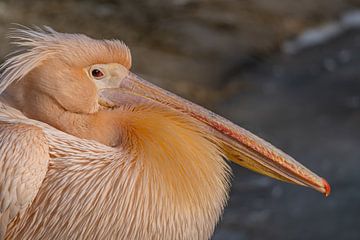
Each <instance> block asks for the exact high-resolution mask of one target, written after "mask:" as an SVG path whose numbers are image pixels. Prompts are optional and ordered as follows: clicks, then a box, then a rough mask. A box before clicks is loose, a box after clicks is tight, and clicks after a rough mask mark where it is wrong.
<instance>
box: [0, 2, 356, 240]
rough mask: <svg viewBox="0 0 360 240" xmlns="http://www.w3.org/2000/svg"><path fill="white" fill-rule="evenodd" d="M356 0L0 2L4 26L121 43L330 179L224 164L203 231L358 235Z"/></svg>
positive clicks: (3, 45)
mask: <svg viewBox="0 0 360 240" xmlns="http://www.w3.org/2000/svg"><path fill="white" fill-rule="evenodd" d="M358 8H359V9H360V0H302V1H291V0H241V1H240V0H237V1H236V0H149V1H139V0H133V1H115V0H92V1H75V0H61V1H29V0H19V1H10V0H9V1H0V36H1V37H0V58H1V59H3V58H4V56H5V55H6V54H7V53H9V51H10V49H11V48H10V46H9V44H8V40H7V39H6V38H5V36H6V33H7V31H8V28H10V27H14V25H11V23H19V24H23V25H26V26H31V25H39V26H41V25H48V26H51V27H52V28H54V29H55V30H57V31H63V32H70V33H85V34H87V35H90V36H92V37H95V38H118V39H122V40H123V41H124V42H125V43H126V44H127V45H128V46H129V47H130V48H131V50H132V55H133V71H134V72H137V73H138V74H140V75H142V76H144V77H145V78H146V79H148V80H150V81H152V82H154V83H156V84H158V85H160V86H162V87H164V88H166V89H168V90H171V91H173V92H176V93H177V94H179V95H181V96H184V97H186V98H188V99H191V100H193V101H195V102H197V103H200V104H202V105H205V106H206V107H208V108H210V109H212V110H214V111H215V112H217V113H219V114H221V115H224V116H225V117H227V118H229V119H231V120H232V121H234V122H235V123H237V124H239V125H240V126H242V127H245V128H247V129H249V130H250V131H252V132H253V133H256V134H257V135H259V136H261V137H263V138H265V139H266V140H268V141H270V142H272V143H273V144H274V145H276V146H278V147H279V148H281V149H283V150H284V151H286V152H288V153H289V154H290V155H292V156H294V157H295V158H296V159H297V160H298V161H300V162H302V163H303V164H305V165H306V166H308V167H309V168H310V169H312V170H314V171H315V172H317V173H318V174H319V175H321V176H323V177H325V178H326V179H327V180H328V181H329V183H330V184H331V185H332V194H331V195H330V197H328V198H327V199H326V198H325V197H324V196H321V195H320V194H318V193H316V192H315V191H312V190H309V189H305V188H302V187H298V186H293V185H289V184H285V183H281V182H277V181H275V180H272V179H269V178H266V177H263V176H259V175H257V174H255V173H252V172H250V171H248V170H245V169H242V168H240V167H238V166H235V165H232V167H233V172H234V176H233V187H232V190H231V198H230V201H229V205H228V207H227V208H226V210H225V214H224V216H223V218H222V220H221V222H220V223H219V225H218V227H217V230H216V232H215V235H214V237H213V239H215V240H221V239H229V240H252V239H278V240H279V239H284V240H285V239H286V240H289V239H290V240H291V239H299V240H303V239H317V240H321V239H327V240H329V239H337V240H342V239H344V240H347V239H354V240H357V239H360V12H358V11H357V9H358Z"/></svg>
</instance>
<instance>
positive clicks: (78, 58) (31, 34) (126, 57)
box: [0, 26, 131, 94]
mask: <svg viewBox="0 0 360 240" xmlns="http://www.w3.org/2000/svg"><path fill="white" fill-rule="evenodd" d="M9 38H10V39H12V44H13V45H15V46H17V49H16V50H15V51H14V52H12V53H10V54H9V57H8V59H7V60H6V61H5V62H4V63H3V64H2V65H1V66H0V72H1V74H0V94H1V93H2V92H3V91H4V90H5V89H6V88H7V87H8V86H9V85H10V84H12V83H13V82H15V81H19V80H21V79H22V78H23V77H24V76H26V75H27V74H28V73H29V72H30V71H31V70H32V69H34V68H36V67H38V66H40V65H41V64H42V63H43V62H44V61H45V60H47V59H50V58H52V57H55V58H59V59H61V60H62V61H63V62H65V63H66V64H69V65H70V66H74V67H85V66H88V65H92V64H96V63H120V64H122V65H123V66H125V67H126V68H128V69H129V68H130V67H131V54H130V50H129V48H128V47H127V46H126V45H125V44H124V43H123V42H121V41H119V40H96V39H92V38H90V37H87V36H85V35H83V34H68V33H59V32H56V31H54V30H53V29H52V28H50V27H47V26H45V27H43V28H40V27H35V28H27V27H21V28H17V29H12V30H11V32H10V34H9Z"/></svg>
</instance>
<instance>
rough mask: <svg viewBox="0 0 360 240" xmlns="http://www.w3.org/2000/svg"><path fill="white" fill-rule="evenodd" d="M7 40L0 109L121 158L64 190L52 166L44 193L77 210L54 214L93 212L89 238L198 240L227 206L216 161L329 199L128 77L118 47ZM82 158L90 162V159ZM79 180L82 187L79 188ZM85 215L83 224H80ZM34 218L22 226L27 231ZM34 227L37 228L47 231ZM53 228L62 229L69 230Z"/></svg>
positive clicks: (274, 153)
mask: <svg viewBox="0 0 360 240" xmlns="http://www.w3.org/2000/svg"><path fill="white" fill-rule="evenodd" d="M10 36H11V37H12V39H13V40H14V44H16V45H17V46H18V47H19V49H20V50H19V51H18V52H16V53H15V54H14V55H13V56H11V57H10V58H9V59H8V60H7V61H6V62H5V63H4V64H3V66H2V71H3V72H2V75H1V82H0V92H2V94H1V100H2V101H3V102H5V103H6V104H8V105H10V106H12V107H14V108H16V109H18V110H20V111H21V112H22V113H23V114H24V115H25V116H27V117H28V118H31V119H35V120H38V121H41V122H44V123H47V124H49V125H51V126H53V127H55V128H57V129H58V130H60V131H63V132H66V133H68V134H70V135H73V136H75V137H76V138H77V139H86V140H92V141H94V142H96V143H99V144H101V145H104V147H107V149H108V148H109V147H110V148H111V149H114V151H115V150H116V151H118V152H121V154H120V155H116V156H117V158H115V157H114V156H115V155H111V156H110V155H109V156H101V157H100V158H101V159H104V158H106V160H103V161H93V162H91V161H90V160H89V162H88V163H87V164H88V165H86V164H82V168H81V169H83V168H86V167H89V166H95V165H96V164H99V165H101V167H98V168H96V171H95V170H94V171H95V172H93V171H90V170H89V171H85V170H84V173H83V174H81V175H76V176H78V177H73V175H71V176H70V175H69V176H68V175H66V174H65V173H64V174H65V175H66V176H67V177H64V178H66V179H64V180H61V179H60V180H59V179H58V177H59V174H57V175H56V174H55V172H56V170H57V169H59V168H56V167H55V166H56V164H57V161H55V160H54V161H53V163H52V165H51V166H50V168H51V167H52V168H53V170H51V169H50V170H49V173H48V176H47V179H48V180H47V181H46V183H45V185H46V186H48V188H49V189H52V190H54V189H57V188H58V189H59V193H57V194H58V195H59V196H60V195H61V193H62V194H64V192H66V191H73V192H75V193H73V192H71V193H69V194H68V195H67V196H69V197H71V196H73V198H72V199H73V200H72V202H73V203H74V204H76V203H78V204H77V206H73V207H72V208H71V207H64V208H63V211H64V212H66V213H69V214H70V213H71V214H72V215H71V216H78V217H79V216H82V214H81V213H83V212H84V211H85V212H86V209H88V208H86V206H88V207H89V208H92V209H93V212H92V213H91V214H93V215H94V216H92V217H93V218H91V219H92V221H93V222H90V220H86V221H85V220H83V222H82V223H84V224H85V225H86V223H87V224H88V225H89V226H88V225H86V226H88V228H86V229H88V230H89V231H90V232H91V231H94V232H96V231H95V230H94V229H97V226H99V229H100V228H101V229H102V230H98V232H96V234H100V233H99V232H101V231H103V232H102V233H103V235H101V234H100V235H96V236H98V237H99V239H107V238H113V237H114V236H116V237H118V238H120V239H208V238H209V237H210V236H211V234H212V233H213V231H214V227H215V225H216V223H217V221H218V220H219V217H220V215H221V213H222V211H223V208H224V206H225V204H226V201H227V199H228V191H229V178H230V169H229V167H228V165H227V162H226V160H225V159H226V158H227V159H230V160H231V161H233V162H235V163H237V164H240V165H241V166H244V167H246V168H249V169H251V170H254V171H256V172H259V173H261V174H264V175H267V176H270V177H273V178H276V179H279V180H282V181H286V182H290V183H295V184H298V185H302V186H306V187H311V188H313V189H315V190H317V191H319V192H321V193H323V194H325V195H328V194H329V192H330V187H329V185H328V184H327V182H326V181H325V180H324V179H323V178H321V177H319V176H317V175H316V174H315V173H313V172H311V171H310V170H308V169H307V168H306V167H304V166H303V165H301V164H300V163H298V162H297V161H295V160H294V159H293V158H291V157H290V156H288V155H287V154H285V153H283V152H282V151H281V150H279V149H277V148H275V147H273V146H272V145H270V144H269V143H267V142H266V141H264V140H262V139H260V138H258V137H256V136H255V135H253V134H252V133H250V132H248V131H246V130H245V129H243V128H241V127H239V126H237V125H235V124H233V123H231V122H230V121H228V120H226V119H224V118H222V117H220V116H218V115H216V114H214V113H212V112H210V111H208V110H206V109H204V108H202V107H201V106H198V105H196V104H194V103H191V102H189V101H187V100H184V99H182V98H181V97H178V96H176V95H174V94H172V93H169V92H167V91H165V90H163V89H161V88H159V87H156V86H154V85H152V84H151V83H149V82H147V81H145V80H143V79H142V78H140V77H139V76H137V75H136V74H134V73H132V72H131V71H130V67H131V55H130V51H129V49H128V48H127V47H126V45H125V44H124V43H122V42H121V41H118V40H95V39H92V38H89V37H87V36H85V35H81V34H64V33H59V32H56V31H54V30H52V29H51V28H48V27H46V28H43V29H17V30H15V31H14V32H13V33H12V34H11V35H10ZM149 64H151V60H149ZM85 150H86V149H85ZM85 150H84V151H85ZM93 155H94V156H95V153H94V154H93ZM85 156H87V157H88V158H91V157H92V153H91V152H90V150H89V153H87V155H85ZM96 156H97V157H99V155H96ZM119 156H121V157H119ZM68 161H69V162H71V161H72V160H68ZM105 162H106V164H108V165H106V166H107V167H109V166H111V168H110V167H109V169H108V168H107V167H106V166H105ZM62 164H64V163H62ZM74 164H76V163H74ZM91 169H92V170H93V169H95V167H94V168H91ZM110 169H111V170H110ZM63 171H65V170H63ZM79 171H80V170H79ZM52 174H53V175H52ZM69 174H70V173H69ZM71 174H78V173H74V172H71ZM87 174H88V175H87ZM53 176H54V177H53ZM55 176H56V177H55ZM52 177H53V181H51V179H52ZM56 179H57V180H56ZM79 179H87V180H86V182H84V183H83V184H82V185H81V184H78V183H77V181H79ZM100 181H101V182H100ZM56 182H58V185H57V183H56ZM64 185H66V187H65V186H64ZM85 186H86V189H81V188H80V187H83V188H85ZM65 188H66V190H64V189H65ZM99 188H101V189H99ZM44 189H46V187H44ZM104 189H105V190H106V191H105V190H104ZM54 191H55V190H54ZM81 191H89V192H93V195H95V196H98V197H89V200H88V202H81V201H83V198H81V199H80V197H78V196H79V194H76V192H77V193H79V192H81ZM104 191H105V192H104ZM53 194H55V193H53ZM97 194H98V195H97ZM55 195H56V194H55ZM46 198H47V195H46V191H45V190H43V191H41V190H40V192H39V194H38V197H37V199H46ZM59 198H60V197H59ZM78 198H79V199H80V200H81V201H80V200H79V202H81V203H82V204H80V203H79V202H78V201H77V200H76V199H78ZM34 204H35V205H36V204H38V205H41V204H42V203H41V202H40V200H35V203H34ZM34 204H33V205H34ZM51 204H53V205H57V208H56V207H53V208H51V207H48V206H45V205H41V206H43V208H44V209H48V208H49V209H50V208H51V209H52V210H51V209H50V210H48V211H49V212H48V214H54V212H53V211H55V210H54V209H57V211H58V209H62V208H61V207H59V206H62V203H61V202H60V201H59V202H56V201H54V202H51V203H50V205H51ZM34 209H35V207H34ZM37 209H41V208H39V207H38V208H37ZM79 209H83V210H79ZM33 211H35V210H33ZM44 211H45V210H44ZM77 211H79V212H80V213H79V212H77ZM81 211H82V212H81ZM87 214H88V215H86V216H84V219H85V218H86V217H88V218H89V219H90V217H89V214H90V213H89V212H87ZM35 216H38V215H36V214H32V216H31V217H29V219H28V221H30V220H31V222H35V220H34V218H35ZM44 219H45V220H43V221H42V224H48V226H52V225H51V224H50V223H47V222H46V221H50V220H49V219H48V218H46V217H44ZM70 219H72V220H74V219H73V218H70ZM86 219H87V218H86ZM72 220H69V219H66V218H65V220H64V221H72ZM39 221H40V220H39ZM59 221H61V220H59ZM40 222H41V221H40ZM77 222H78V221H77ZM77 222H76V223H77ZM57 224H58V225H57V226H58V227H59V228H60V227H63V229H67V228H69V229H70V227H69V225H71V224H75V223H71V224H67V223H66V224H65V223H64V224H63V225H61V223H57ZM94 224H95V225H97V226H94ZM85 225H81V226H83V227H84V226H85ZM24 226H25V225H24ZM100 226H101V227H100ZM84 228H85V227H84ZM14 231H15V230H14ZM19 231H20V230H19ZM29 231H31V230H30V229H29ZM44 231H45V230H44ZM52 231H56V228H54V229H53V230H52ZM64 231H65V230H64ZM69 231H70V230H69ZM71 231H73V228H71ZM81 231H83V232H86V230H81ZM81 231H79V232H81ZM48 232H51V231H50V230H49V231H48ZM44 234H45V233H44ZM48 234H51V233H48ZM82 234H85V233H82ZM94 234H95V233H94ZM111 234H112V235H111ZM24 236H25V235H24ZM47 236H52V235H47ZM54 236H55V235H54ZM56 236H60V235H56ZM74 236H90V235H76V234H75V235H74ZM94 236H95V235H94Z"/></svg>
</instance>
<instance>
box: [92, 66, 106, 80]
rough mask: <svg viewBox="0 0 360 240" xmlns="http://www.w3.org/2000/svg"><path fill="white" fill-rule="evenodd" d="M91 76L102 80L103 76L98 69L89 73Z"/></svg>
mask: <svg viewBox="0 0 360 240" xmlns="http://www.w3.org/2000/svg"><path fill="white" fill-rule="evenodd" d="M91 75H92V76H93V77H94V78H102V77H103V76H104V73H103V72H102V71H101V70H100V69H97V68H95V69H93V70H92V71H91Z"/></svg>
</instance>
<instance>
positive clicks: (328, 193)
mask: <svg viewBox="0 0 360 240" xmlns="http://www.w3.org/2000/svg"><path fill="white" fill-rule="evenodd" d="M322 181H323V184H324V189H325V191H324V195H325V197H328V196H329V195H330V192H331V187H330V184H329V183H328V182H327V181H326V180H325V179H324V178H323V179H322Z"/></svg>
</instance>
